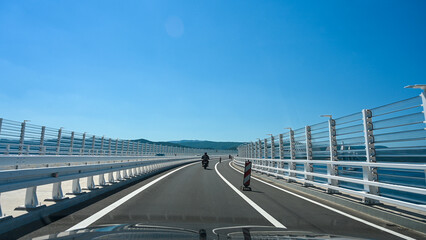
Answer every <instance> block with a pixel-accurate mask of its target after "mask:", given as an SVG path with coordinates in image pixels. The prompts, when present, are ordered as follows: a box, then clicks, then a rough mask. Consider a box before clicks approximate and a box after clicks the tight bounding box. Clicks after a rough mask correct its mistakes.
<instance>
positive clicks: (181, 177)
mask: <svg viewBox="0 0 426 240" xmlns="http://www.w3.org/2000/svg"><path fill="white" fill-rule="evenodd" d="M216 164H217V165H216ZM215 166H216V168H215ZM177 169H179V170H177ZM177 169H172V170H169V171H166V172H164V173H162V174H159V175H157V176H154V177H151V178H149V179H145V180H143V181H141V182H139V183H137V184H135V185H132V186H130V187H128V188H126V189H123V190H121V191H119V192H116V193H114V194H112V195H110V196H108V197H106V198H103V199H101V200H99V201H97V202H96V203H93V204H91V205H89V206H86V207H83V208H81V209H80V210H78V211H75V212H73V213H72V214H70V215H67V216H54V217H53V218H59V220H57V221H54V222H51V223H50V220H49V219H47V220H45V221H44V222H43V223H42V224H44V225H45V226H41V225H40V228H39V229H38V230H36V231H34V232H31V233H29V234H27V235H25V236H23V237H22V238H21V239H28V238H32V237H37V236H41V235H47V234H52V233H57V232H61V231H65V230H67V229H70V228H71V229H72V228H76V227H77V228H78V227H84V226H95V225H100V224H123V223H146V224H150V225H161V226H173V227H185V228H189V229H194V230H198V229H202V228H203V229H206V230H207V231H208V232H209V231H211V230H212V229H214V228H217V227H228V226H242V225H261V226H274V225H275V226H277V225H278V226H281V227H286V228H287V229H288V230H291V231H311V232H315V233H327V234H338V235H346V236H355V237H362V238H373V239H401V238H400V237H401V236H399V237H398V236H397V234H404V235H405V236H407V235H408V234H410V233H408V232H407V231H403V230H401V229H398V228H396V227H389V226H387V225H386V223H385V222H382V221H380V220H377V219H374V218H369V217H366V216H365V215H362V214H360V213H356V212H352V211H350V210H348V209H340V210H342V211H344V213H345V214H349V216H354V217H355V218H356V217H359V218H361V219H362V220H363V221H365V222H360V221H359V220H354V218H352V217H348V216H345V215H342V214H341V213H338V212H335V211H332V210H330V209H327V208H325V207H322V206H319V205H318V204H315V203H313V202H310V201H306V200H304V199H302V198H300V197H298V196H295V195H292V194H289V193H287V192H284V191H281V190H280V189H277V188H274V187H272V186H270V185H267V184H265V183H262V182H259V181H256V180H254V179H252V181H251V187H252V189H253V191H251V192H247V191H244V192H242V191H240V190H237V192H240V193H239V194H238V193H237V192H236V191H235V190H236V189H239V188H240V186H241V184H242V174H241V173H240V172H237V171H236V170H235V169H233V168H231V166H230V165H229V161H222V163H220V164H219V163H218V161H217V160H212V161H210V165H209V168H208V169H207V170H204V169H202V167H201V163H196V164H192V165H187V166H184V167H180V168H177ZM220 175H221V176H222V177H221V176H220ZM224 179H225V180H226V181H227V182H228V183H229V184H230V185H232V186H234V189H233V188H232V187H231V186H229V184H228V183H226V181H225V180H224ZM135 191H137V192H135ZM129 194H130V195H129ZM241 195H243V197H244V198H245V199H243V197H242V196H241ZM247 199H248V200H247ZM328 206H330V204H328ZM372 225H373V226H372ZM375 226H379V228H377V227H375ZM380 227H384V228H385V230H383V229H380ZM386 229H389V230H390V232H389V230H386ZM386 231H387V232H386ZM392 232H394V233H392ZM209 233H210V232H209ZM404 235H402V236H404ZM411 236H412V237H414V238H415V237H418V236H415V235H413V233H411Z"/></svg>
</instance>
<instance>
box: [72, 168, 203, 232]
mask: <svg viewBox="0 0 426 240" xmlns="http://www.w3.org/2000/svg"><path fill="white" fill-rule="evenodd" d="M197 163H198V162H195V163H191V164H188V165H185V166H182V167H180V168H178V169H175V170H173V171H171V172H169V173H167V174H164V175H163V176H161V177H159V178H156V179H154V180H153V181H151V182H149V183H147V184H145V185H144V186H142V187H140V188H138V189H136V190H135V191H133V192H131V193H129V194H127V195H126V196H124V197H122V198H121V199H119V200H117V201H116V202H114V203H112V204H111V205H109V206H107V207H105V208H104V209H102V210H100V211H99V212H97V213H95V214H93V215H92V216H90V217H88V218H86V219H84V220H83V221H81V222H79V223H77V224H76V225H74V226H72V227H71V228H69V229H68V230H67V231H72V230H76V229H81V228H87V227H88V226H89V225H90V224H92V223H94V222H95V221H97V220H98V219H100V218H101V217H103V216H105V215H106V214H108V213H109V212H111V211H112V210H114V209H115V208H117V207H118V206H120V205H121V204H123V203H125V202H126V201H128V200H129V199H131V198H132V197H134V196H136V195H137V194H139V193H141V192H142V191H144V190H145V189H147V188H149V187H151V186H152V185H154V184H155V183H157V182H159V181H160V180H162V179H164V178H166V177H168V176H170V175H171V174H173V173H175V172H177V171H179V170H181V169H182V168H186V167H189V166H191V165H194V164H197Z"/></svg>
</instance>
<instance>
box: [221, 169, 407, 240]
mask: <svg viewBox="0 0 426 240" xmlns="http://www.w3.org/2000/svg"><path fill="white" fill-rule="evenodd" d="M229 166H230V167H231V168H233V169H234V170H235V171H237V172H240V173H243V172H242V171H240V170H238V169H236V168H235V167H233V166H232V165H231V162H229ZM251 178H253V179H255V180H257V181H259V182H261V183H264V184H266V185H269V186H271V187H273V188H276V189H278V190H280V191H283V192H286V193H288V194H291V195H293V196H296V197H298V198H301V199H303V200H306V201H308V202H311V203H313V204H316V205H318V206H321V207H323V208H326V209H328V210H331V211H333V212H336V213H339V214H341V215H343V216H345V217H348V218H351V219H353V220H355V221H358V222H361V223H364V224H366V225H369V226H371V227H374V228H377V229H379V230H381V231H384V232H387V233H390V234H392V235H395V236H397V237H400V238H403V239H409V240H415V239H414V238H411V237H409V236H406V235H403V234H401V233H398V232H395V231H392V230H390V229H387V228H384V227H381V226H379V225H377V224H374V223H371V222H369V221H367V220H364V219H361V218H359V217H355V216H353V215H350V214H349V213H345V212H342V211H340V210H337V209H334V208H332V207H330V206H327V205H325V204H322V203H319V202H316V201H314V200H311V199H309V198H307V197H303V196H301V195H298V194H296V193H293V192H290V191H288V190H285V189H282V188H280V187H277V186H275V185H273V184H271V183H268V182H265V181H263V180H261V179H259V178H256V177H253V175H252V177H251Z"/></svg>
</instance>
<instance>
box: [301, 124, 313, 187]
mask: <svg viewBox="0 0 426 240" xmlns="http://www.w3.org/2000/svg"><path fill="white" fill-rule="evenodd" d="M305 142H306V160H308V161H310V160H312V136H311V127H310V126H306V127H305ZM305 172H307V173H310V172H313V166H312V163H305ZM305 180H308V181H313V177H312V175H307V174H305ZM303 186H305V187H309V186H312V184H310V183H306V182H305V183H303Z"/></svg>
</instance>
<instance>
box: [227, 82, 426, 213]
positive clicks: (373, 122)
mask: <svg viewBox="0 0 426 240" xmlns="http://www.w3.org/2000/svg"><path fill="white" fill-rule="evenodd" d="M420 88H422V89H425V88H426V86H425V85H422V86H420ZM325 116H326V117H328V118H329V119H328V121H325V122H321V123H318V124H315V125H310V126H305V127H303V128H299V129H295V130H293V129H292V128H288V129H289V130H288V132H286V133H282V134H279V135H275V136H274V135H271V137H270V138H265V139H263V140H260V139H259V140H258V141H256V142H255V143H254V142H251V143H248V144H244V145H241V146H239V147H238V153H239V156H240V158H236V160H235V162H236V163H237V164H239V165H241V164H243V162H244V161H245V160H251V161H253V169H254V170H255V171H258V172H262V173H267V174H271V175H274V176H277V177H282V178H284V179H287V180H288V181H297V182H301V183H303V184H304V185H305V186H311V185H314V186H320V187H324V188H325V189H326V190H327V192H328V193H336V192H346V193H350V194H354V195H357V196H359V197H361V198H363V202H364V203H366V204H376V203H379V202H387V203H392V204H396V205H399V206H405V207H410V208H414V209H418V210H422V211H426V207H425V206H426V197H425V195H426V178H425V174H426V164H425V163H426V120H425V119H426V98H425V92H423V93H421V94H420V95H419V96H416V97H413V98H409V99H405V100H402V101H398V102H395V103H391V104H387V105H384V106H381V107H377V108H372V109H364V110H362V111H360V112H359V113H354V114H351V115H347V116H344V117H340V118H335V119H334V118H333V117H332V116H331V115H325Z"/></svg>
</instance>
